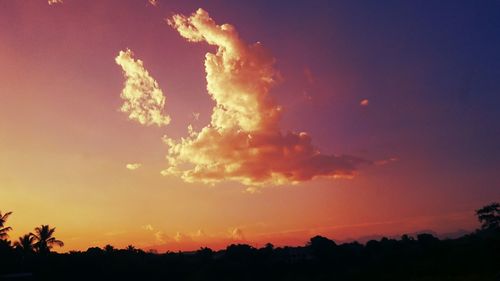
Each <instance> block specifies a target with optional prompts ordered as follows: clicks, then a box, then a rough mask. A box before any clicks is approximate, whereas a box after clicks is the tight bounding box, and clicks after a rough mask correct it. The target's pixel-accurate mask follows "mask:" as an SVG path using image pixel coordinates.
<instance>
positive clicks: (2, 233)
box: [0, 211, 12, 240]
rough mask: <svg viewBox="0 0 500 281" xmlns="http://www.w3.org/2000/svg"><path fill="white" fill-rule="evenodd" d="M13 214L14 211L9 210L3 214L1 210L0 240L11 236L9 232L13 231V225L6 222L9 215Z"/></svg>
mask: <svg viewBox="0 0 500 281" xmlns="http://www.w3.org/2000/svg"><path fill="white" fill-rule="evenodd" d="M11 214H12V212H7V213H5V214H3V215H2V212H1V211H0V240H3V239H6V238H7V237H9V235H8V234H7V232H9V231H11V230H12V228H11V227H6V226H5V223H6V222H7V219H8V218H9V216H10V215H11Z"/></svg>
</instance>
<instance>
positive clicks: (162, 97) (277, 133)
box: [0, 0, 500, 251]
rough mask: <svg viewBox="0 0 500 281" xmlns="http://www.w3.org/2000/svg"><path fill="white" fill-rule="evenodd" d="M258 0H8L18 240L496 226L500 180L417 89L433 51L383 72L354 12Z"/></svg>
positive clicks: (3, 180) (97, 241)
mask: <svg viewBox="0 0 500 281" xmlns="http://www.w3.org/2000/svg"><path fill="white" fill-rule="evenodd" d="M248 2H249V3H246V4H241V5H243V6H245V7H244V8H242V7H239V6H238V5H236V4H234V3H233V4H229V3H227V2H224V1H214V2H213V3H210V4H208V3H205V2H203V3H202V4H200V3H198V2H195V1H194V2H189V1H170V0H168V1H167V0H164V1H162V0H157V1H152V0H149V1H147V0H144V1H118V0H117V1H71V0H64V1H48V2H47V1H21V0H19V1H3V2H1V3H0V63H1V65H2V67H1V68H0V117H1V118H0V155H1V157H0V210H1V211H2V212H7V211H13V214H12V216H11V217H10V218H9V221H8V225H10V226H12V228H13V231H12V232H10V233H9V235H10V238H11V239H16V238H17V237H19V236H21V235H22V234H24V233H27V232H30V231H32V229H33V228H34V227H35V226H39V225H41V224H49V225H51V226H53V227H56V229H57V230H56V237H57V238H58V239H60V240H63V241H64V243H65V247H64V248H62V249H58V251H70V250H85V249H87V248H88V247H91V246H99V247H102V246H104V245H106V244H112V245H114V246H115V247H125V246H127V245H134V246H136V247H139V248H143V249H155V250H158V251H167V250H169V251H178V250H196V249H198V248H200V247H202V246H208V247H211V248H214V249H220V248H224V247H225V246H227V245H228V244H231V243H249V244H252V245H255V246H262V245H264V244H266V243H268V242H270V243H273V244H274V245H278V246H281V245H303V244H305V243H306V242H307V241H308V239H309V238H310V237H312V236H314V235H318V234H319V235H324V236H327V237H329V238H331V239H335V240H337V241H348V240H354V239H361V240H363V239H367V238H369V237H373V236H378V235H397V236H399V235H401V234H403V233H414V232H418V231H434V232H436V233H439V234H446V233H456V232H457V231H462V230H466V231H471V230H473V229H475V228H477V226H478V223H477V222H476V219H475V217H474V209H476V208H478V207H480V206H481V205H483V204H485V203H488V202H489V201H491V200H494V199H499V198H500V189H498V188H495V187H498V186H499V184H500V180H499V179H498V177H494V176H493V175H494V172H495V167H493V166H487V165H486V164H484V166H482V164H481V163H486V160H485V161H480V160H477V161H476V158H473V157H474V156H468V154H467V153H464V154H461V153H458V152H457V151H462V150H466V149H463V147H466V145H468V144H469V143H472V142H475V141H472V138H471V141H470V142H469V141H468V140H469V139H468V138H467V137H463V136H461V135H460V137H456V134H457V135H458V134H460V133H461V132H463V131H464V130H462V129H456V130H455V129H453V128H455V126H448V125H446V124H445V122H448V121H447V120H448V119H446V118H451V117H443V118H442V119H440V118H441V117H442V115H441V114H442V112H443V110H442V109H441V108H439V106H438V105H436V104H438V103H436V102H430V101H429V100H426V99H425V98H424V97H422V95H419V94H411V93H416V92H418V93H420V91H422V92H424V91H426V90H425V89H424V88H423V87H424V86H422V84H426V83H423V82H421V81H420V80H419V79H422V81H424V79H425V78H426V76H425V74H423V73H424V72H425V71H422V70H420V68H419V67H418V64H419V63H422V61H424V60H426V59H428V58H423V59H422V60H419V61H418V62H417V61H415V62H412V65H415V67H411V68H409V69H404V68H403V67H401V68H398V67H395V68H392V67H391V68H390V69H386V70H384V71H385V72H384V71H378V69H377V68H378V66H376V65H372V64H371V63H373V62H372V61H371V60H368V59H363V60H356V58H358V57H361V56H362V55H361V54H366V50H364V49H356V48H352V47H351V46H350V45H349V44H355V43H356V42H357V41H356V40H358V39H356V38H357V37H356V36H355V35H353V34H356V33H355V32H350V31H349V30H343V29H342V26H343V25H342V24H341V20H342V18H341V17H340V15H339V17H338V18H335V17H331V15H327V14H323V13H319V14H317V15H315V13H313V10H314V11H316V10H315V9H320V7H315V6H314V5H312V6H311V7H310V9H311V13H310V14H307V15H306V14H304V15H303V17H304V19H307V20H304V22H303V25H304V26H299V25H298V23H297V26H293V27H288V25H287V23H290V24H295V23H294V20H293V19H294V18H300V15H298V14H295V13H300V9H297V10H296V11H295V10H294V11H295V12H291V10H287V9H286V8H284V7H281V6H280V7H278V6H279V5H278V6H277V7H275V10H273V11H274V12H272V13H271V12H268V13H265V14H261V9H263V6H262V5H263V4H262V3H260V4H251V3H250V2H252V1H248ZM273 5H275V6H276V5H277V4H273ZM318 5H319V4H318ZM247 6H248V7H247ZM200 7H201V8H200ZM271 8H272V7H271ZM281 8H283V9H284V11H283V15H282V16H283V19H282V20H280V19H277V18H276V19H273V17H272V16H270V15H272V14H273V13H278V12H277V11H279V10H280V9H281ZM320 10H321V9H320ZM304 13H307V11H304ZM314 15H315V16H314ZM260 17H263V18H262V19H261V18H260ZM276 17H277V16H276ZM325 25H328V26H331V28H332V29H331V30H330V29H329V30H323V29H322V28H325V27H324V26H325ZM335 26H338V27H335ZM334 27H335V28H334ZM291 29H293V30H291ZM308 30H316V31H317V32H318V34H317V35H315V34H313V33H312V32H308ZM319 33H322V34H319ZM331 38H334V39H332V40H334V41H332V42H330V41H328V40H330V39H331ZM325 40H326V41H325ZM345 42H350V43H349V44H347V43H345ZM344 44H347V45H349V46H347V45H344ZM360 45H363V44H360ZM365 45H366V44H365ZM375 47H376V46H375ZM359 48H361V47H359ZM373 57H375V58H376V57H377V56H376V55H373ZM374 60H376V59H374ZM395 61H399V60H396V59H395ZM388 63H389V64H390V63H391V62H388ZM435 63H437V62H435ZM374 72H377V73H378V74H377V75H385V74H387V77H389V78H387V80H382V79H379V78H378V77H375V78H373V77H372V76H373V75H375V74H373V73H374ZM391 79H393V80H391ZM380 81H389V82H380ZM384 83H387V84H390V87H389V86H387V85H386V84H384ZM429 84H430V83H429ZM387 87H388V88H390V90H387ZM392 91H393V92H392ZM450 110H454V109H450ZM450 114H451V113H450ZM457 115H459V114H458V113H457ZM447 116H449V115H447ZM427 118H430V119H427ZM431 118H432V120H442V122H443V123H439V122H441V121H439V122H432V121H430V120H431ZM443 120H444V121H443ZM433 124H439V127H436V128H434V127H432V126H433ZM435 126H438V125H435ZM457 126H458V125H457ZM485 126H486V125H485ZM452 139H453V140H454V139H461V141H463V143H458V144H457V145H456V147H455V146H453V144H454V143H456V142H454V141H452ZM484 139H488V138H486V137H485V138H484ZM450 143H451V144H452V145H449V144H450ZM478 146H481V145H478ZM484 147H487V145H485V146H484ZM455 149H456V150H455ZM452 155H453V156H452ZM455 155H461V156H460V157H470V158H466V159H465V158H464V159H465V160H464V159H460V160H456V159H455V158H454V157H459V156H455ZM474 161H476V162H474ZM468 163H478V164H477V165H472V164H471V165H469V164H468Z"/></svg>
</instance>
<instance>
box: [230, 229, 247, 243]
mask: <svg viewBox="0 0 500 281" xmlns="http://www.w3.org/2000/svg"><path fill="white" fill-rule="evenodd" d="M230 238H231V239H232V240H236V241H243V240H245V235H244V234H243V230H241V229H239V228H237V227H236V228H234V229H232V230H231V232H230Z"/></svg>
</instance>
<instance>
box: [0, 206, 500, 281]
mask: <svg viewBox="0 0 500 281" xmlns="http://www.w3.org/2000/svg"><path fill="white" fill-rule="evenodd" d="M476 215H477V217H478V219H479V221H480V222H481V224H482V226H481V229H479V230H477V231H475V232H474V233H471V234H468V235H465V236H463V237H461V238H457V239H445V240H440V239H438V238H437V237H434V236H433V235H432V234H419V235H417V236H416V237H412V236H410V235H403V236H402V237H401V238H400V239H389V238H382V239H381V240H372V241H369V242H367V243H366V244H360V243H357V242H352V243H344V244H337V243H335V242H334V241H333V240H330V239H328V238H325V237H321V236H315V237H313V238H311V239H310V241H309V242H308V243H307V244H306V245H304V246H303V247H274V246H273V245H271V244H267V245H266V246H265V247H262V248H254V247H252V246H250V245H245V244H237V245H230V246H228V247H227V248H226V249H224V250H221V251H213V250H211V249H209V248H201V249H199V250H198V251H195V252H179V253H173V252H167V253H163V254H157V253H152V252H145V251H143V250H140V249H136V248H135V247H133V246H129V247H127V248H126V249H116V248H114V247H113V246H111V245H107V246H105V247H104V248H99V247H92V248H89V249H88V250H87V251H72V252H69V253H63V254H58V253H53V252H50V248H49V249H48V251H47V250H41V248H40V246H35V245H37V243H39V240H38V239H37V238H36V237H37V236H38V235H39V234H37V233H38V232H36V230H35V233H33V236H30V237H34V238H33V239H34V243H32V245H34V247H33V250H32V251H24V250H23V248H22V247H20V246H19V244H20V243H18V244H16V246H14V243H10V242H9V241H8V240H7V239H6V238H5V236H4V237H3V238H4V239H3V240H2V241H4V242H2V245H3V246H2V247H1V248H0V258H1V260H0V276H3V280H218V281H223V280H231V281H234V280H273V281H276V280H308V281H309V280H311V281H313V280H398V281H405V280H408V281H410V280H420V281H424V280H429V281H431V280H432V281H439V280H450V281H452V280H453V281H460V280H464V281H474V280H478V281H488V280H491V281H498V280H500V205H499V204H498V203H494V204H490V205H488V206H485V207H483V208H481V209H479V210H477V211H476ZM4 222H5V221H4ZM4 228H5V226H4V225H3V224H2V225H1V226H0V229H4ZM47 228H48V229H51V228H50V227H48V226H47ZM4 234H5V233H4ZM52 234H54V232H52ZM52 238H54V237H52ZM54 240H57V239H55V238H54ZM59 242H60V241H59ZM56 244H57V243H56ZM56 244H51V245H56ZM0 280H2V277H0Z"/></svg>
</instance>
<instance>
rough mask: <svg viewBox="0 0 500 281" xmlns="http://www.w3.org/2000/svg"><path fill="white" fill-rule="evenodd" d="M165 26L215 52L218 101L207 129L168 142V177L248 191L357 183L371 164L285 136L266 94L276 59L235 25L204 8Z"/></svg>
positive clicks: (213, 87)
mask: <svg viewBox="0 0 500 281" xmlns="http://www.w3.org/2000/svg"><path fill="white" fill-rule="evenodd" d="M168 23H169V25H170V26H172V27H173V28H174V29H175V30H177V31H178V32H179V34H180V35H181V36H182V37H184V38H185V39H187V41H189V42H206V43H208V44H209V45H213V46H216V47H217V51H216V52H215V53H211V52H209V53H207V54H206V56H205V70H206V74H207V75H206V79H207V90H208V94H209V95H210V96H211V98H212V99H213V100H214V101H215V106H214V108H213V111H212V116H211V121H210V124H208V125H207V126H205V127H203V128H202V129H201V130H199V131H194V130H193V129H192V126H189V128H190V129H189V130H188V131H189V136H188V137H186V138H182V139H180V140H174V139H172V138H169V137H167V136H165V137H164V142H165V143H166V144H167V145H168V155H167V160H168V163H169V167H168V168H167V169H165V170H164V171H162V174H163V175H176V176H180V177H181V178H182V179H183V180H185V181H187V182H203V183H210V184H213V183H217V182H221V181H226V180H232V181H237V182H241V183H243V184H245V185H249V186H260V185H264V184H271V185H281V184H289V183H299V182H303V181H308V180H311V179H314V178H320V177H321V178H338V177H353V176H354V174H355V171H356V168H357V166H358V165H360V164H363V163H369V161H366V160H364V159H361V158H358V157H354V156H349V155H340V156H337V155H327V154H322V153H321V152H320V151H319V149H317V148H316V147H315V146H313V144H312V139H311V137H310V136H309V135H308V134H307V133H306V132H300V133H296V132H287V133H282V132H281V129H280V127H279V124H278V123H279V120H280V118H281V114H282V108H281V106H279V105H278V104H276V102H275V101H274V100H273V99H272V98H271V97H270V96H269V90H270V89H271V88H272V86H273V85H274V84H275V82H276V79H277V75H278V73H277V71H276V70H275V69H274V63H275V59H274V58H273V57H272V56H271V55H270V54H269V53H268V52H267V51H266V50H265V49H264V48H263V47H262V45H261V44H260V43H259V42H257V43H255V44H251V45H247V44H246V43H245V42H244V41H243V40H242V39H241V38H240V37H239V35H238V33H237V32H236V30H235V28H234V27H233V26H232V25H230V24H223V25H217V24H216V23H215V21H214V20H213V19H212V18H210V16H209V14H208V13H207V12H206V11H204V10H203V9H198V10H197V11H196V12H195V13H193V14H192V15H191V16H189V17H187V16H184V15H179V14H178V15H174V16H173V17H172V18H170V19H168Z"/></svg>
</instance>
